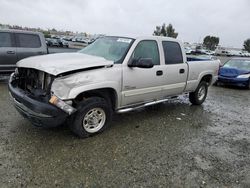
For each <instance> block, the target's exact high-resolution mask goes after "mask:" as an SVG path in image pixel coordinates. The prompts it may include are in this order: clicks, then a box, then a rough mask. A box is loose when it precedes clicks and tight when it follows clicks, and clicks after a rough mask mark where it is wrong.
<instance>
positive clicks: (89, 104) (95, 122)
mask: <svg viewBox="0 0 250 188" xmlns="http://www.w3.org/2000/svg"><path fill="white" fill-rule="evenodd" d="M77 109H78V110H77V112H76V114H74V116H72V118H71V123H72V124H71V125H69V126H70V129H71V130H72V131H73V133H75V134H76V135H77V136H79V137H80V138H86V137H89V136H91V135H94V134H97V133H100V132H102V131H104V130H105V129H106V128H107V127H108V124H109V122H110V120H111V116H112V108H111V107H110V105H108V103H107V102H106V101H105V100H104V99H103V98H100V97H91V98H88V99H86V100H84V101H83V102H81V103H79V105H78V106H77Z"/></svg>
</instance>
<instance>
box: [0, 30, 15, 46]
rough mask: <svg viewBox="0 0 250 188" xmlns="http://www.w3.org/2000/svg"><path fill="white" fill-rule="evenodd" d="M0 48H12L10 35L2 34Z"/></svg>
mask: <svg viewBox="0 0 250 188" xmlns="http://www.w3.org/2000/svg"><path fill="white" fill-rule="evenodd" d="M0 47H12V42H11V34H10V33H0Z"/></svg>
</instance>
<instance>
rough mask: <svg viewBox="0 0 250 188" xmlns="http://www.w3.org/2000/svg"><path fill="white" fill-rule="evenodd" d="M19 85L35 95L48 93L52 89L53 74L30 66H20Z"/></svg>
mask: <svg viewBox="0 0 250 188" xmlns="http://www.w3.org/2000/svg"><path fill="white" fill-rule="evenodd" d="M17 77H18V86H19V87H20V88H21V89H23V90H25V91H28V92H30V93H32V94H34V95H46V94H48V93H49V91H50V85H51V81H52V77H51V75H49V74H47V73H45V72H42V71H39V70H35V69H28V68H18V75H17Z"/></svg>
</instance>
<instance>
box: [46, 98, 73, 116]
mask: <svg viewBox="0 0 250 188" xmlns="http://www.w3.org/2000/svg"><path fill="white" fill-rule="evenodd" d="M49 102H50V103H51V104H53V105H55V106H57V107H58V108H60V109H62V110H63V111H64V112H66V113H68V114H69V115H71V114H73V113H74V112H75V111H76V109H75V108H73V107H72V106H71V105H69V104H67V103H66V102H64V101H63V100H61V99H59V98H58V97H57V96H55V95H53V96H52V97H51V98H50V100H49Z"/></svg>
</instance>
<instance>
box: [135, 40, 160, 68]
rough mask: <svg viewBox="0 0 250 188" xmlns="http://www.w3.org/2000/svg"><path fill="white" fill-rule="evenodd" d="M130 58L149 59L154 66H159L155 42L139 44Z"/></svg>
mask: <svg viewBox="0 0 250 188" xmlns="http://www.w3.org/2000/svg"><path fill="white" fill-rule="evenodd" d="M132 58H135V59H140V58H151V59H152V60H153V63H154V64H155V65H160V57H159V50H158V45H157V42H156V41H153V40H145V41H141V42H139V43H138V44H137V46H136V48H135V50H134V52H133V54H132Z"/></svg>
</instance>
